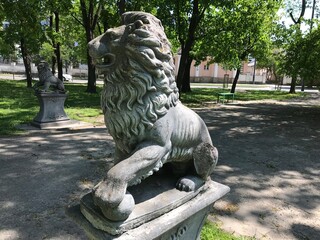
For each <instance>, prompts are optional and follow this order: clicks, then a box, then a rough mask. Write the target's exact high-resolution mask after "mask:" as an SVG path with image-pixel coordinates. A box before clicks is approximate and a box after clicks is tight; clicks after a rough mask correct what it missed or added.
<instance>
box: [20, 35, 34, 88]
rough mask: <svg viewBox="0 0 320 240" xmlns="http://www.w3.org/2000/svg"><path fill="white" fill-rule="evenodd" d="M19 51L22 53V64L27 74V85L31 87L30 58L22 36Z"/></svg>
mask: <svg viewBox="0 0 320 240" xmlns="http://www.w3.org/2000/svg"><path fill="white" fill-rule="evenodd" d="M20 43H21V53H22V59H23V64H24V68H25V72H26V76H27V87H32V75H31V58H30V56H29V54H28V50H27V47H26V44H25V40H24V38H21V40H20Z"/></svg>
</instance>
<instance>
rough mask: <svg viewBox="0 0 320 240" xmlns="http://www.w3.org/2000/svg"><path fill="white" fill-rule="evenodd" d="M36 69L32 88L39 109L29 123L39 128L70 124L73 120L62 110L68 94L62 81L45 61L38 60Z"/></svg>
mask: <svg viewBox="0 0 320 240" xmlns="http://www.w3.org/2000/svg"><path fill="white" fill-rule="evenodd" d="M37 69H38V73H39V81H38V82H36V83H35V84H34V85H33V88H34V90H35V95H36V96H37V98H38V100H39V104H40V110H39V112H38V114H37V115H36V117H35V118H34V119H33V121H32V122H31V125H33V126H35V127H38V128H40V129H48V128H60V127H63V126H67V125H70V124H71V123H72V122H73V121H72V120H70V119H69V117H68V116H67V114H66V113H65V111H64V102H65V100H66V98H67V96H68V95H67V93H66V91H65V88H64V85H63V82H62V81H61V80H60V79H59V78H57V77H55V76H54V75H53V74H52V73H51V71H50V68H49V64H48V63H47V62H44V61H42V62H40V63H39V64H38V66H37Z"/></svg>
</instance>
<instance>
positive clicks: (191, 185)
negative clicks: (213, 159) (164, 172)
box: [176, 176, 204, 192]
mask: <svg viewBox="0 0 320 240" xmlns="http://www.w3.org/2000/svg"><path fill="white" fill-rule="evenodd" d="M203 184H204V181H203V180H202V179H201V178H199V177H196V176H185V177H182V178H180V179H179V180H178V182H177V184H176V188H177V189H178V190H180V191H185V192H191V191H195V190H197V189H198V188H199V187H201V186H202V185H203Z"/></svg>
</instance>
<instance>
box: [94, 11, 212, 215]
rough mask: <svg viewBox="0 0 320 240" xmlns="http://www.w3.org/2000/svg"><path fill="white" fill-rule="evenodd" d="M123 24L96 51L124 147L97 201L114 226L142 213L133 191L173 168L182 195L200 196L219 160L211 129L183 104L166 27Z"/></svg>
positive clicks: (128, 17)
mask: <svg viewBox="0 0 320 240" xmlns="http://www.w3.org/2000/svg"><path fill="white" fill-rule="evenodd" d="M122 21H123V25H122V26H120V27H116V28H112V29H109V30H107V31H106V32H105V33H104V34H103V35H101V36H99V37H97V38H95V39H93V40H92V41H91V42H90V43H89V52H90V55H91V56H92V57H93V58H94V59H95V61H96V62H97V63H96V67H97V69H98V70H100V72H101V73H104V74H105V80H104V89H103V92H102V97H101V104H102V108H103V112H104V116H105V123H106V126H107V129H108V131H109V133H110V134H111V135H112V137H113V139H114V141H115V144H116V150H115V159H114V160H115V164H114V166H113V167H112V168H111V169H110V170H109V171H108V172H107V174H106V176H105V178H104V179H103V181H101V182H100V183H99V184H98V185H97V186H95V188H94V189H93V200H94V203H95V204H96V205H97V206H99V207H100V209H101V210H102V212H103V214H104V215H105V216H106V217H107V218H108V219H111V220H114V221H118V220H123V219H126V218H127V217H128V216H129V214H130V213H131V211H132V209H133V207H134V199H133V197H132V196H131V195H130V193H128V192H127V187H128V186H131V185H134V184H138V183H140V181H141V180H142V179H144V178H146V177H148V176H150V175H152V174H153V172H154V171H158V170H159V168H161V167H162V166H163V164H166V163H169V162H170V163H171V164H172V166H173V170H174V171H175V172H176V173H177V174H180V175H181V176H182V177H181V178H180V180H179V181H178V183H177V188H178V189H179V190H182V191H193V190H194V188H195V186H196V184H195V182H196V181H201V182H202V184H203V183H204V182H205V181H206V180H207V178H208V177H209V175H210V174H211V173H212V171H213V169H214V167H215V165H216V163H217V160H218V151H217V149H216V148H215V147H214V146H213V145H212V141H211V138H210V135H209V132H208V130H207V127H206V125H205V123H204V122H203V120H202V119H201V118H200V117H199V116H198V115H197V114H196V113H195V112H193V111H192V110H190V109H189V108H187V107H185V106H184V105H182V103H181V102H180V101H179V92H178V88H177V86H176V82H175V76H174V72H175V67H174V63H173V58H172V53H171V45H170V43H169V41H168V40H167V37H166V35H165V33H164V29H163V27H162V24H161V22H160V20H158V19H157V18H156V17H154V16H153V15H151V14H148V13H144V12H127V13H124V14H123V15H122ZM100 59H101V60H102V59H104V60H103V61H100V62H99V60H100ZM190 169H192V170H193V173H194V174H193V175H188V174H187V173H188V172H190Z"/></svg>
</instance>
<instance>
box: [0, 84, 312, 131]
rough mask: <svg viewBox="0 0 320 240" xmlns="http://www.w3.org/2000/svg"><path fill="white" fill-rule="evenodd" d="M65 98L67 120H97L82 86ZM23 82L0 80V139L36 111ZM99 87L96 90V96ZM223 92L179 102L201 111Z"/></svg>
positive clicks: (95, 105) (276, 94)
mask: <svg viewBox="0 0 320 240" xmlns="http://www.w3.org/2000/svg"><path fill="white" fill-rule="evenodd" d="M65 85H66V89H67V91H68V95H69V96H68V98H67V100H66V103H65V111H66V113H67V114H68V116H69V117H70V118H71V119H75V120H81V121H86V122H92V123H94V122H95V121H97V118H98V117H99V116H101V114H102V112H101V109H100V94H90V93H86V92H85V90H86V84H72V83H66V84H65ZM26 86H27V84H26V81H25V80H21V81H13V80H0V120H1V124H0V136H2V135H13V134H18V133H21V130H18V129H17V128H16V126H17V125H19V124H22V123H29V122H31V121H32V119H33V118H34V117H35V116H36V114H37V112H38V111H39V103H38V100H37V98H36V96H35V95H34V91H33V89H30V88H27V87H26ZM101 88H102V86H97V91H98V93H100V91H101ZM228 91H229V90H226V89H215V88H194V89H193V90H192V92H190V93H183V94H181V101H182V102H183V103H184V104H186V105H188V106H189V107H202V106H203V103H204V102H216V100H217V94H218V93H220V92H228ZM305 96H306V95H305V94H304V93H297V94H288V93H286V92H281V91H259V90H250V91H245V92H244V91H241V92H236V95H235V99H236V100H243V101H247V100H263V99H275V100H286V99H290V98H301V99H303V98H304V97H305Z"/></svg>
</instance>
